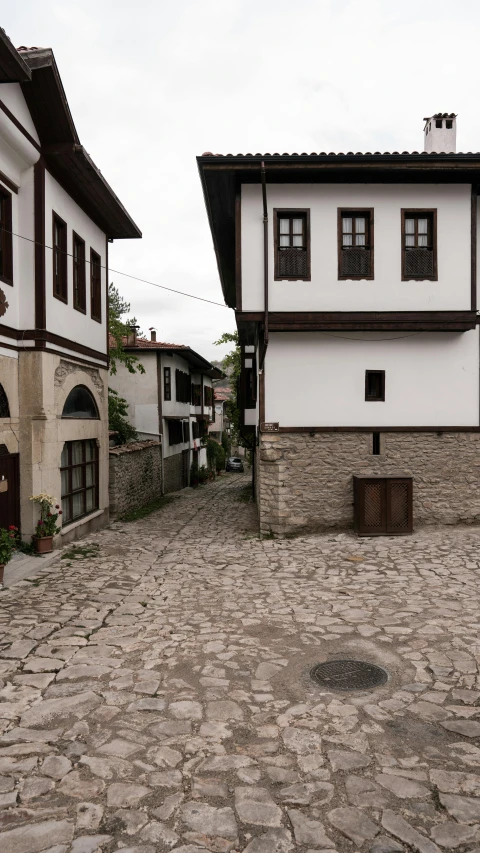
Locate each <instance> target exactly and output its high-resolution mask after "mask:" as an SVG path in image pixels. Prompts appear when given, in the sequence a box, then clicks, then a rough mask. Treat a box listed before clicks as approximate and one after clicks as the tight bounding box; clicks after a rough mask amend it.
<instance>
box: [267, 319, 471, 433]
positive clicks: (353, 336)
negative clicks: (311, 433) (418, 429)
mask: <svg viewBox="0 0 480 853" xmlns="http://www.w3.org/2000/svg"><path fill="white" fill-rule="evenodd" d="M385 339H388V340H385ZM478 368H479V330H478V329H474V330H472V331H470V332H464V333H453V332H424V333H420V334H415V333H413V334H412V333H410V334H409V333H407V332H405V333H403V334H401V333H396V332H348V333H347V332H344V333H341V332H339V333H328V335H326V334H324V333H322V332H288V333H287V332H274V333H271V334H270V342H269V346H268V350H267V355H266V361H265V420H266V421H278V422H279V424H280V426H285V427H287V426H312V427H314V426H378V427H382V426H384V427H386V426H478V425H479V372H478ZM366 370H384V371H385V401H384V402H380V401H374V402H367V401H366V400H365V371H366Z"/></svg>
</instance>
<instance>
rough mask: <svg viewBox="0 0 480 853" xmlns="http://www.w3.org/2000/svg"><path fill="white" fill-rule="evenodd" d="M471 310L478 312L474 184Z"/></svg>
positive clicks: (475, 191) (473, 185) (474, 189)
mask: <svg viewBox="0 0 480 853" xmlns="http://www.w3.org/2000/svg"><path fill="white" fill-rule="evenodd" d="M470 227H471V258H472V271H471V297H472V298H471V309H472V311H475V312H476V310H477V187H476V185H475V184H472V201H471V226H470Z"/></svg>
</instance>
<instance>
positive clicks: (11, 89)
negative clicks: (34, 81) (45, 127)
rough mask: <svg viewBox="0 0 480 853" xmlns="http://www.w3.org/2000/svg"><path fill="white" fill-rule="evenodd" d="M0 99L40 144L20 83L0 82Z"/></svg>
mask: <svg viewBox="0 0 480 853" xmlns="http://www.w3.org/2000/svg"><path fill="white" fill-rule="evenodd" d="M0 100H2V101H3V103H4V104H5V106H6V107H8V109H9V110H10V112H12V113H13V114H14V116H15V118H16V119H18V121H19V122H20V124H21V125H22V127H24V128H25V130H26V131H28V133H29V134H30V136H32V137H33V139H34V140H35V142H38V144H40V139H39V136H38V133H37V131H36V129H35V125H34V123H33V119H32V117H31V115H30V110H29V109H28V107H27V102H26V101H25V98H24V97H23V92H22V88H21V86H20V83H2V84H0Z"/></svg>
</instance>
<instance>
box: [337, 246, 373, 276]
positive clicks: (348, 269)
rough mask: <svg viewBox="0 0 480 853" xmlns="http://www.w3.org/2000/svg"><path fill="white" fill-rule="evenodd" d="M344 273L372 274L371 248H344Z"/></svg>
mask: <svg viewBox="0 0 480 853" xmlns="http://www.w3.org/2000/svg"><path fill="white" fill-rule="evenodd" d="M342 275H370V250H369V249H356V248H353V249H342Z"/></svg>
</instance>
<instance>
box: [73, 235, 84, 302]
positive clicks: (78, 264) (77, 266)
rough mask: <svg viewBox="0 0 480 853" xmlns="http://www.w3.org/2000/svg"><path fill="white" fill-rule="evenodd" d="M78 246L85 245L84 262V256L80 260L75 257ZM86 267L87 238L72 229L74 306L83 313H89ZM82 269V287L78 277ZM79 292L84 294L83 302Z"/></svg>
mask: <svg viewBox="0 0 480 853" xmlns="http://www.w3.org/2000/svg"><path fill="white" fill-rule="evenodd" d="M77 246H82V247H83V262H82V258H80V260H78V259H77V258H76V257H75V249H76V247H77ZM86 267H87V253H86V245H85V240H83V239H82V237H80V235H79V234H77V232H76V231H72V280H73V307H74V309H75V311H80V312H81V313H82V314H86V313H87V276H86ZM79 271H80V279H81V281H80V287H78V285H77V282H76V279H77V278H78V274H79ZM78 292H80V293H81V295H82V296H83V304H82V302H81V301H80V300H79V299H78V298H77V297H78Z"/></svg>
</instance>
